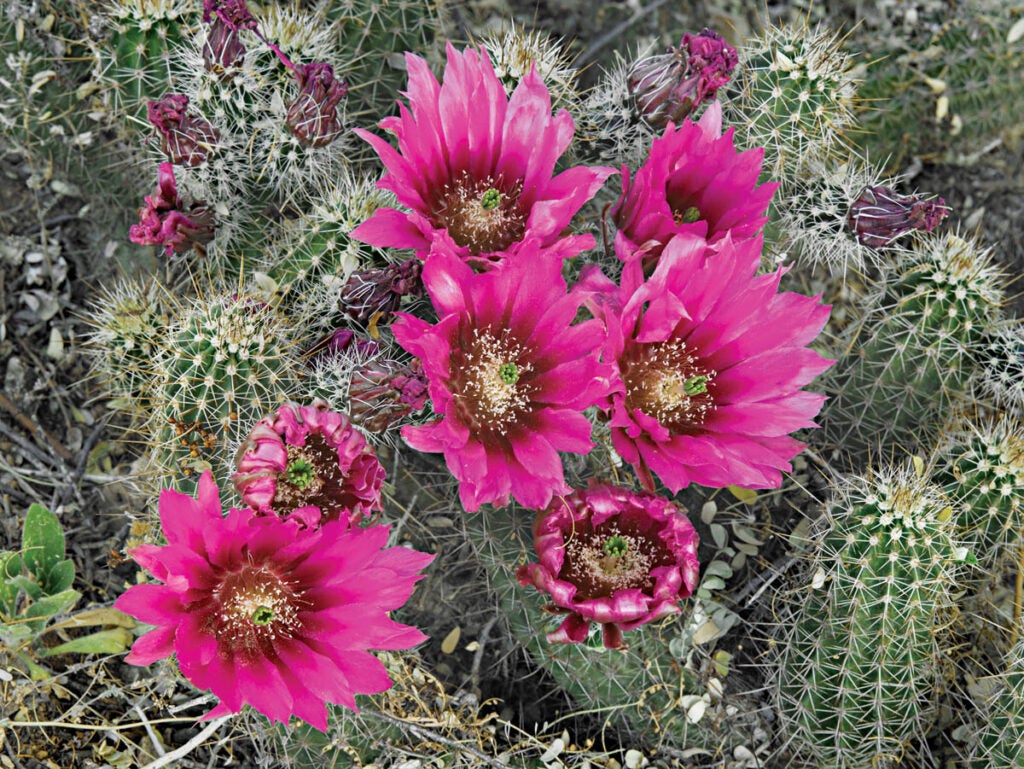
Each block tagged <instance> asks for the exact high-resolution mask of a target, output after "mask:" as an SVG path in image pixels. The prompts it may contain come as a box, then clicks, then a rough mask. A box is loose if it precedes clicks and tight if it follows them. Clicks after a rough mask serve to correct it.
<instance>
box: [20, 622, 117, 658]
mask: <svg viewBox="0 0 1024 769" xmlns="http://www.w3.org/2000/svg"><path fill="white" fill-rule="evenodd" d="M134 640H135V636H133V635H132V633H131V631H130V630H127V629H126V628H123V627H116V628H112V629H110V630H97V631H96V632H95V633H90V634H89V635H87V636H82V637H81V638H75V639H72V640H71V641H68V642H67V643H62V644H60V646H54V647H53V648H52V649H44V650H42V651H40V652H39V656H40V657H52V656H54V655H55V654H119V653H120V652H123V651H124V650H125V649H127V648H128V647H129V646H131V644H132V641H134Z"/></svg>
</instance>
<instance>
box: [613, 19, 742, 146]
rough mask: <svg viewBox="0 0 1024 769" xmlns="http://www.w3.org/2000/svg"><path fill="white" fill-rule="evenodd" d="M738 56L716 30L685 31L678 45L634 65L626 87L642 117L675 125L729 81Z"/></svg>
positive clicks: (659, 124) (654, 123)
mask: <svg viewBox="0 0 1024 769" xmlns="http://www.w3.org/2000/svg"><path fill="white" fill-rule="evenodd" d="M738 61H739V57H738V56H737V55H736V49H735V48H733V47H732V46H731V45H729V44H728V43H727V42H725V40H724V39H723V38H722V36H721V35H719V34H718V33H717V32H715V31H713V30H710V29H703V30H701V32H700V34H697V35H691V34H690V33H689V32H687V33H686V34H685V35H683V39H682V40H681V41H680V43H679V47H678V48H669V49H668V52H667V53H663V54H659V55H657V56H648V57H647V58H644V59H641V60H639V61H637V62H635V63H634V64H633V66H632V67H630V69H629V73H628V74H627V83H626V84H627V87H628V88H629V92H630V93H631V94H632V95H633V98H635V99H636V106H637V109H638V110H639V112H640V114H641V115H643V116H644V119H645V120H646V121H647V122H648V123H650V124H651V125H652V126H654V127H655V128H664V127H665V126H666V125H667V124H668V123H669V121H671V122H673V123H676V124H678V123H679V121H680V120H682V119H683V118H685V117H686V116H687V115H689V114H690V113H691V112H693V110H695V109H696V108H697V107H698V106H700V105H701V104H703V103H704V102H707V101H711V100H712V99H714V98H715V94H717V93H718V89H719V88H721V87H722V86H723V85H725V84H726V83H728V82H729V77H730V76H731V75H732V71H733V69H735V67H736V64H737V62H738Z"/></svg>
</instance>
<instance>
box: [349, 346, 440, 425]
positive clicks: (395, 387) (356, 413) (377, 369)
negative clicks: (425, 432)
mask: <svg viewBox="0 0 1024 769" xmlns="http://www.w3.org/2000/svg"><path fill="white" fill-rule="evenodd" d="M427 397H428V392H427V378H426V376H425V375H424V373H423V364H422V363H421V362H420V360H419V359H418V358H414V359H413V360H412V361H411V362H410V363H409V364H403V363H399V362H398V361H393V360H380V361H375V362H373V363H371V364H368V365H366V366H364V367H362V368H360V369H358V370H356V372H355V373H354V374H353V375H352V382H351V384H350V385H349V412H350V414H351V416H352V422H353V423H355V424H357V425H359V426H360V427H363V428H364V429H366V430H369V431H370V432H372V433H381V432H384V431H385V430H387V429H388V428H390V427H394V426H395V425H396V424H397V423H398V422H399V421H400V420H402V419H404V418H405V417H407V416H409V415H410V414H414V413H416V412H417V411H420V410H421V409H422V408H423V407H424V406H426V404H427Z"/></svg>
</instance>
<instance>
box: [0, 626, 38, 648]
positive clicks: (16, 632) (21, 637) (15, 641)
mask: <svg viewBox="0 0 1024 769" xmlns="http://www.w3.org/2000/svg"><path fill="white" fill-rule="evenodd" d="M31 637H32V629H31V628H30V627H28V626H27V625H24V624H13V623H12V624H10V625H0V647H2V646H6V647H7V648H8V649H17V648H18V647H19V646H21V645H22V644H23V643H25V641H27V640H28V639H29V638H31Z"/></svg>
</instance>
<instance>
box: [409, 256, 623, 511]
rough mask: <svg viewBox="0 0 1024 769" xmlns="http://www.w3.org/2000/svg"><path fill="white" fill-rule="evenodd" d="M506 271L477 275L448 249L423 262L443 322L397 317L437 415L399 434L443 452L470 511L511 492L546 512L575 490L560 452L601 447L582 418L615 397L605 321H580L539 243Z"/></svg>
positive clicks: (577, 299) (504, 499)
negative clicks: (606, 361) (601, 354)
mask: <svg viewBox="0 0 1024 769" xmlns="http://www.w3.org/2000/svg"><path fill="white" fill-rule="evenodd" d="M521 256H522V257H523V258H522V259H517V260H514V261H510V262H509V263H508V264H507V265H506V266H505V267H504V268H502V269H500V270H492V271H490V272H486V273H475V272H473V270H472V269H471V268H470V267H469V265H467V264H466V263H465V262H463V261H462V260H461V259H460V258H459V256H458V255H457V254H456V253H455V252H454V251H453V250H452V249H451V248H450V247H447V246H445V245H444V244H443V243H440V242H439V243H437V244H435V249H434V250H433V251H432V252H431V253H430V256H429V257H428V258H427V260H426V262H425V263H424V265H423V284H424V286H425V288H426V291H427V294H428V295H429V296H430V299H431V301H432V302H433V303H434V308H435V310H436V311H437V316H438V322H437V323H436V324H435V325H431V324H429V323H427V322H426V321H423V320H421V319H419V318H416V317H414V316H412V315H408V314H406V313H398V314H397V315H398V320H396V321H395V323H394V324H393V325H392V330H393V331H394V334H395V339H396V340H397V341H398V343H399V344H400V345H401V346H402V347H404V348H405V349H406V350H407V351H408V352H410V353H412V354H413V355H415V356H416V357H418V358H419V359H420V360H421V361H422V362H423V372H424V374H425V375H426V377H427V381H428V382H429V392H430V399H431V401H432V402H433V407H434V412H435V413H436V414H438V415H439V417H440V418H439V419H437V420H435V421H434V422H431V423H430V424H426V425H421V426H406V427H404V428H402V436H403V437H404V438H405V439H406V441H408V443H409V444H410V445H411V446H412V447H413V448H414V449H418V450H419V451H440V452H444V455H445V460H446V461H447V463H448V469H449V470H451V472H452V474H453V475H454V476H455V477H456V478H457V479H458V480H459V481H460V486H459V496H460V497H461V500H462V505H463V507H465V509H466V510H468V511H471V512H472V511H474V510H477V509H478V508H479V507H480V505H482V504H484V503H487V502H490V503H493V504H496V505H504V504H507V503H508V501H509V497H510V496H514V497H515V498H516V499H517V500H519V501H520V502H521V503H522V504H524V505H527V506H529V507H534V508H538V507H544V506H545V505H547V503H548V502H549V501H550V500H551V496H552V494H562V493H566V492H568V490H569V487H568V486H567V485H566V483H565V476H564V474H563V471H562V461H561V458H560V457H559V456H558V452H559V451H568V452H575V453H578V454H586V453H587V452H589V451H590V449H591V448H593V444H592V443H591V440H590V431H591V430H590V428H591V426H590V422H589V420H588V419H587V418H586V417H585V416H584V415H583V411H584V410H585V409H587V408H588V407H590V406H593V405H594V404H595V403H597V402H598V401H599V400H601V399H603V398H604V397H605V396H606V395H607V392H608V386H609V379H608V376H609V373H610V372H609V370H608V368H607V367H605V366H603V365H602V364H600V363H599V362H598V351H599V349H600V345H601V339H602V336H603V335H602V332H601V324H600V322H599V321H596V320H590V321H585V322H583V323H578V324H576V325H573V320H574V319H575V317H576V312H577V310H578V309H579V307H580V304H581V303H582V300H583V297H582V296H581V295H576V294H568V293H567V292H566V285H565V280H564V279H563V278H562V273H561V264H560V262H559V260H557V259H551V258H548V257H545V256H544V255H543V254H542V253H541V252H540V249H539V247H538V246H537V245H536V243H535V242H534V243H532V244H526V245H525V246H524V248H523V250H522V252H521Z"/></svg>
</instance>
